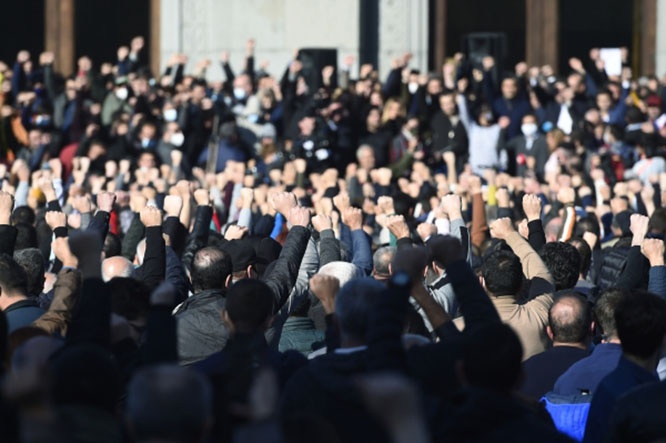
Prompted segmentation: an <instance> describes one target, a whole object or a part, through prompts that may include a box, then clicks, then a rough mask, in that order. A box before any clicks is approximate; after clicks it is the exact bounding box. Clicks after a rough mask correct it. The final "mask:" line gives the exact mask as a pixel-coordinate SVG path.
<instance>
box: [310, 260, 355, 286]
mask: <svg viewBox="0 0 666 443" xmlns="http://www.w3.org/2000/svg"><path fill="white" fill-rule="evenodd" d="M317 274H321V275H328V276H331V277H335V278H337V279H338V280H339V281H340V287H343V286H344V285H345V284H346V283H347V282H348V281H350V280H352V279H354V278H363V277H365V272H363V270H362V269H361V268H359V267H358V266H356V265H354V264H351V263H347V262H345V261H332V262H330V263H327V264H325V265H324V266H322V267H321V268H319V271H317Z"/></svg>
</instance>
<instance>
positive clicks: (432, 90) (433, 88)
mask: <svg viewBox="0 0 666 443" xmlns="http://www.w3.org/2000/svg"><path fill="white" fill-rule="evenodd" d="M442 89H443V86H442V79H441V78H439V77H438V76H432V77H430V78H429V79H428V83H427V84H426V91H427V92H428V94H429V95H439V94H441V93H442Z"/></svg>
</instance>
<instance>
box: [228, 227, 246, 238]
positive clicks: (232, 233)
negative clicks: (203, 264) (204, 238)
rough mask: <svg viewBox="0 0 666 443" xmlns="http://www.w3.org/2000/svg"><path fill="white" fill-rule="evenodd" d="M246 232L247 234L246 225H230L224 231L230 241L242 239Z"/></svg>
mask: <svg viewBox="0 0 666 443" xmlns="http://www.w3.org/2000/svg"><path fill="white" fill-rule="evenodd" d="M245 234H247V228H246V227H245V226H238V225H229V227H228V228H227V230H226V232H225V233H224V238H225V239H226V240H229V241H231V240H240V239H241V238H243V237H244V236H245Z"/></svg>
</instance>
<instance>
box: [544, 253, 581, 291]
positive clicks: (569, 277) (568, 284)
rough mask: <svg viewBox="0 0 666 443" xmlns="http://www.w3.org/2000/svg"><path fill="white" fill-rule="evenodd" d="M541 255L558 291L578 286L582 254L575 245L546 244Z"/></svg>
mask: <svg viewBox="0 0 666 443" xmlns="http://www.w3.org/2000/svg"><path fill="white" fill-rule="evenodd" d="M540 255H541V260H543V262H544V264H545V265H546V267H547V268H548V271H550V275H551V276H552V277H553V281H554V284H555V290H556V291H561V290H562V289H571V288H573V287H574V286H576V282H577V281H578V276H579V275H580V254H578V251H577V250H576V248H575V247H574V246H573V245H570V244H568V243H564V242H552V243H546V244H545V245H543V248H541V253H540Z"/></svg>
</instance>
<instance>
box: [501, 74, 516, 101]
mask: <svg viewBox="0 0 666 443" xmlns="http://www.w3.org/2000/svg"><path fill="white" fill-rule="evenodd" d="M517 93H518V86H517V85H516V81H515V80H514V79H512V78H506V79H504V81H503V82H502V96H503V97H504V98H505V99H507V100H513V99H514V98H515V97H516V94H517Z"/></svg>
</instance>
